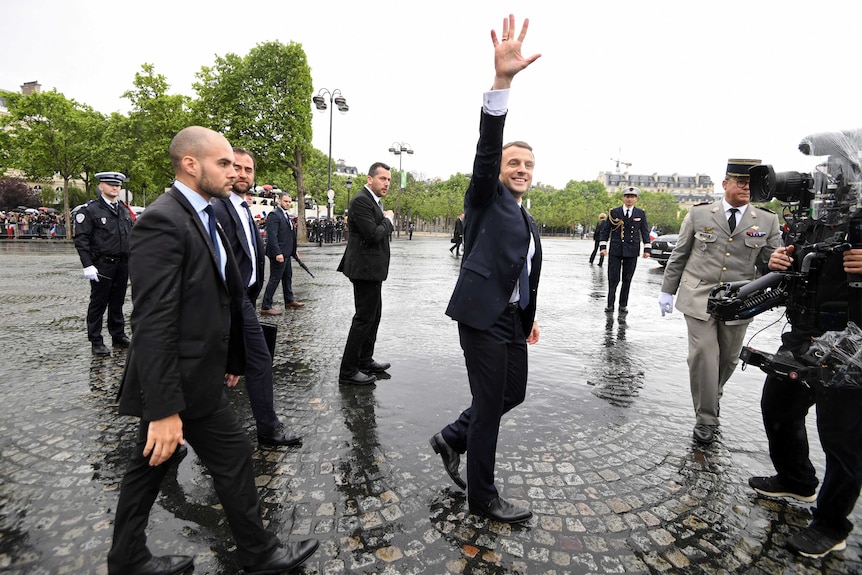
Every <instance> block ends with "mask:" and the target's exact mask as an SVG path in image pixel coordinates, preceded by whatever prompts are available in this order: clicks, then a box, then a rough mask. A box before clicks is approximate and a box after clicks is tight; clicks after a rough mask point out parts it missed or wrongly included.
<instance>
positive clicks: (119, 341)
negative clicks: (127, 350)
mask: <svg viewBox="0 0 862 575" xmlns="http://www.w3.org/2000/svg"><path fill="white" fill-rule="evenodd" d="M111 343H112V344H113V345H114V347H129V345H131V343H132V340H130V339H129V336H127V335H121V336H120V337H115V338H111Z"/></svg>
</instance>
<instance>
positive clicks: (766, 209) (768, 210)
mask: <svg viewBox="0 0 862 575" xmlns="http://www.w3.org/2000/svg"><path fill="white" fill-rule="evenodd" d="M754 207H755V208H757V209H758V210H763V211H764V212H769V213H770V214H775V212H773V211H772V210H770V209H769V208H764V207H763V206H754Z"/></svg>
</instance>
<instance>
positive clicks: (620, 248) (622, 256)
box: [600, 186, 652, 314]
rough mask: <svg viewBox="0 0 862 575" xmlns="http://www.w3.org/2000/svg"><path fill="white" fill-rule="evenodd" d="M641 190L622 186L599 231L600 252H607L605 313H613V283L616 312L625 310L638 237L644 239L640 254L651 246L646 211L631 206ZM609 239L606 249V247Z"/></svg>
mask: <svg viewBox="0 0 862 575" xmlns="http://www.w3.org/2000/svg"><path fill="white" fill-rule="evenodd" d="M640 193H641V191H640V190H639V189H638V188H635V187H634V186H629V187H627V188H624V189H623V205H622V206H620V207H618V208H614V209H612V210H611V213H610V215H609V216H608V219H609V221H610V223H609V224H608V225H607V226H605V228H604V229H603V230H602V232H601V246H600V250H601V251H600V253H601V255H602V257H604V256H605V255H607V256H608V307H606V308H605V312H606V313H613V311H614V302H615V300H616V296H617V286H618V285H619V284H620V279H622V284H623V285H622V287H620V313H621V314H626V313H628V311H629V309H628V305H629V288H630V287H631V284H632V278H633V277H634V275H635V269H636V268H637V265H638V260H637V258H638V256H639V255H641V249H640V245H641V241H643V243H644V248H643V257H644V258H648V257H649V255H650V250H651V249H652V246H651V244H650V240H649V224H648V223H647V218H646V213H644V211H643V210H642V209H640V208H636V207H635V203H636V202H637V201H638V195H639V194H640ZM608 240H610V249H608V248H607V243H608Z"/></svg>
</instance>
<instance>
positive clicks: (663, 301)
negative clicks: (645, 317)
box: [658, 292, 673, 317]
mask: <svg viewBox="0 0 862 575" xmlns="http://www.w3.org/2000/svg"><path fill="white" fill-rule="evenodd" d="M658 306H659V307H660V308H661V316H662V317H664V314H666V313H673V295H671V294H669V293H664V292H661V293H660V294H659V296H658Z"/></svg>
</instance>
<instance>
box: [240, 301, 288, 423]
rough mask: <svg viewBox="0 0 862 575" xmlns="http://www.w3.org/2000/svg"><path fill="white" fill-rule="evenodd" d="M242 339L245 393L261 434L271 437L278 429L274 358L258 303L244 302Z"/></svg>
mask: <svg viewBox="0 0 862 575" xmlns="http://www.w3.org/2000/svg"><path fill="white" fill-rule="evenodd" d="M242 338H243V343H244V344H245V389H246V391H247V392H248V402H249V404H250V405H251V412H252V414H254V420H255V422H256V423H257V431H258V433H268V432H270V431H272V430H274V429H275V428H276V426H278V423H279V421H278V416H277V415H276V413H275V407H274V402H275V400H274V397H273V391H272V356H271V355H270V354H269V346H268V345H267V343H266V338H265V337H264V336H263V330H262V329H261V327H260V321H259V320H258V319H257V311H256V310H255V305H254V303H253V302H252V301H251V300H250V299H249V298H248V297H245V298H243V302H242Z"/></svg>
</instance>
